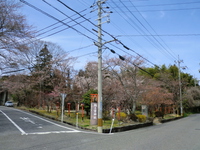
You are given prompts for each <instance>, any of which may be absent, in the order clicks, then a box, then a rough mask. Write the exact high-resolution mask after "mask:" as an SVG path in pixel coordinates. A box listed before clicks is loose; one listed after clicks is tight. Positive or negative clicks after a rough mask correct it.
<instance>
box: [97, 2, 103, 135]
mask: <svg viewBox="0 0 200 150" xmlns="http://www.w3.org/2000/svg"><path fill="white" fill-rule="evenodd" d="M101 4H102V2H101V0H98V2H97V5H98V127H97V131H98V133H102V127H103V120H102V31H101V30H102V29H101V19H102V18H101V14H102V7H101Z"/></svg>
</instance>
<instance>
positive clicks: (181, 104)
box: [178, 56, 183, 116]
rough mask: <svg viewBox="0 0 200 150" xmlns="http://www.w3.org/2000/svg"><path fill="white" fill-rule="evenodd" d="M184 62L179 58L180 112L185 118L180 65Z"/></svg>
mask: <svg viewBox="0 0 200 150" xmlns="http://www.w3.org/2000/svg"><path fill="white" fill-rule="evenodd" d="M181 62H183V61H182V60H180V59H179V56H178V79H179V90H180V91H179V92H180V110H181V116H183V101H182V89H181V85H182V84H181V70H180V63H181Z"/></svg>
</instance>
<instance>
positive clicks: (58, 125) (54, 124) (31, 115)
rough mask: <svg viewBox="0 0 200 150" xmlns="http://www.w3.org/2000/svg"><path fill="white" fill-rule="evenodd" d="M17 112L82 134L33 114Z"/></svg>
mask: <svg viewBox="0 0 200 150" xmlns="http://www.w3.org/2000/svg"><path fill="white" fill-rule="evenodd" d="M15 110H16V111H20V112H22V113H24V114H28V115H30V116H33V117H35V118H38V119H40V120H43V121H46V122H48V123H51V124H53V125H55V126H58V127H61V128H65V129H68V130H72V131H75V132H80V131H78V130H76V129H72V128H69V127H66V126H63V125H59V124H57V123H54V122H51V121H49V120H46V119H44V118H41V117H38V116H35V115H33V114H30V113H27V112H24V111H21V110H18V109H15Z"/></svg>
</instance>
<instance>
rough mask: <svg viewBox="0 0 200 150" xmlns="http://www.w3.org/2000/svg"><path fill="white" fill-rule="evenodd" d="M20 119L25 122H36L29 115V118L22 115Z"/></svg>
mask: <svg viewBox="0 0 200 150" xmlns="http://www.w3.org/2000/svg"><path fill="white" fill-rule="evenodd" d="M20 119H22V120H24V121H25V122H30V123H32V124H35V122H34V121H32V120H31V119H29V118H28V117H27V118H26V117H20Z"/></svg>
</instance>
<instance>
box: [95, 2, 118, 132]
mask: <svg viewBox="0 0 200 150" xmlns="http://www.w3.org/2000/svg"><path fill="white" fill-rule="evenodd" d="M106 1H107V0H103V1H102V0H98V1H97V7H98V8H97V10H98V19H97V20H98V24H97V28H98V31H97V32H98V42H95V45H96V46H97V47H98V127H97V131H98V133H102V129H103V120H102V118H103V117H102V110H103V109H102V108H103V105H102V103H103V102H102V46H103V45H104V44H106V43H109V42H112V41H115V40H112V41H109V42H105V43H102V28H101V25H102V24H103V23H107V22H108V23H109V22H110V19H108V20H106V21H105V22H102V19H103V18H105V17H108V18H109V13H112V12H106V11H104V10H103V7H102V4H105V2H106ZM93 6H95V5H93ZM93 6H91V7H93ZM105 8H109V7H105ZM91 12H93V11H91ZM103 13H108V14H107V15H106V16H102V14H103ZM93 31H95V32H96V30H93Z"/></svg>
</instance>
